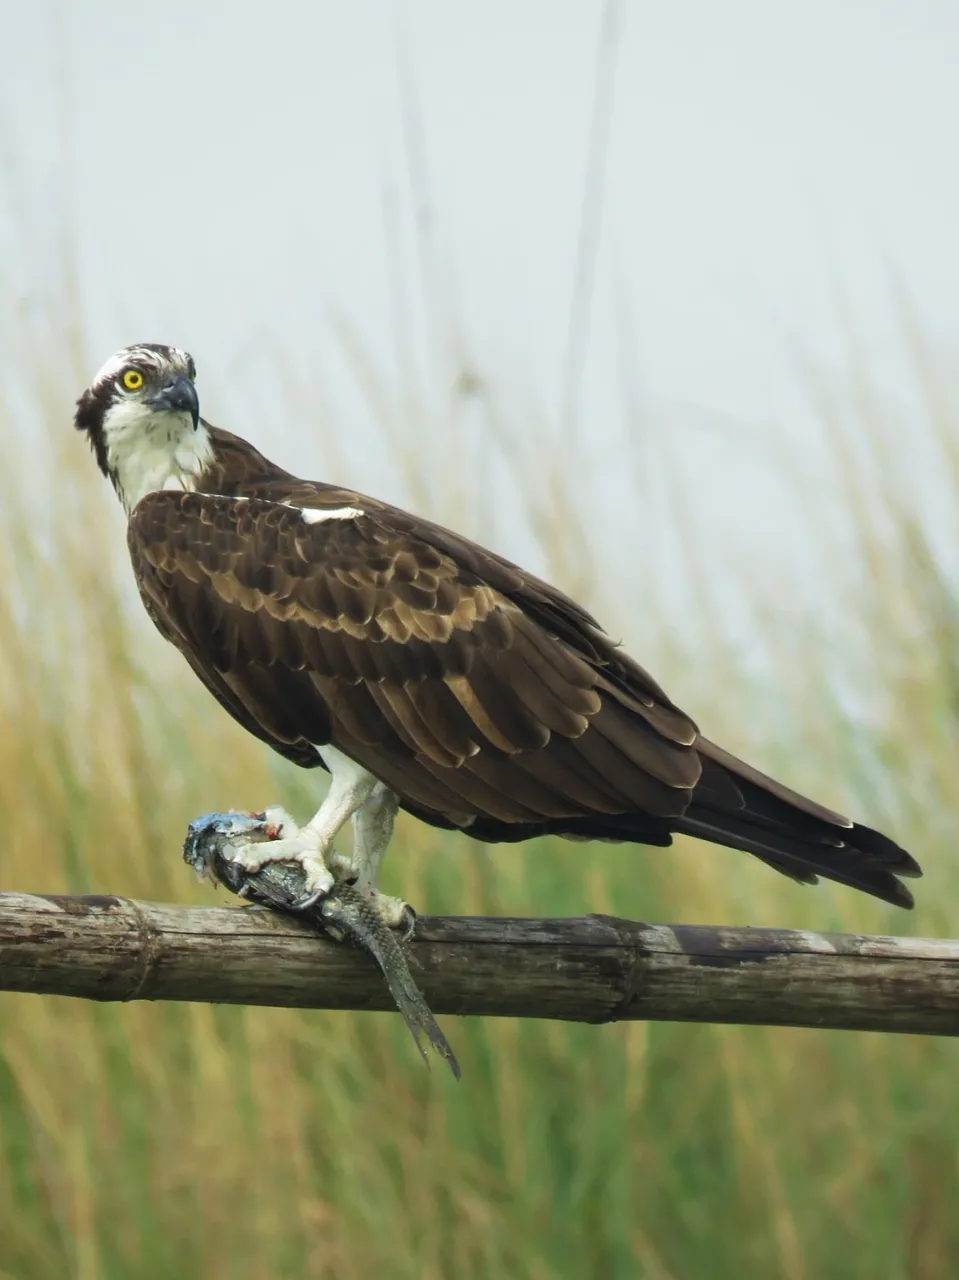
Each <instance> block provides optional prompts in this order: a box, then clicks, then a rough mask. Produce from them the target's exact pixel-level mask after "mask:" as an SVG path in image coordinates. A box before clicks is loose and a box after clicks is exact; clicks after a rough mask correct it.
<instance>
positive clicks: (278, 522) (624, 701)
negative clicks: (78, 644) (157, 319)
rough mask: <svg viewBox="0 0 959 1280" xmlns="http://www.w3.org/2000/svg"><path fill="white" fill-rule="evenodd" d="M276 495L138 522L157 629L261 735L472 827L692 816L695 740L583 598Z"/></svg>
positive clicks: (165, 501)
mask: <svg viewBox="0 0 959 1280" xmlns="http://www.w3.org/2000/svg"><path fill="white" fill-rule="evenodd" d="M274 492H277V493H278V494H279V493H282V496H283V499H284V501H282V502H277V501H268V500H266V499H263V498H249V499H243V498H231V497H222V496H213V495H208V494H196V493H188V494H182V493H172V492H164V493H156V494H151V495H149V496H148V497H147V498H145V499H144V500H143V501H142V502H141V503H140V504H139V505H138V506H137V508H136V509H135V511H134V512H133V514H132V516H131V520H130V526H129V545H130V552H131V556H132V559H133V563H134V567H135V570H136V574H137V579H138V582H139V586H140V590H141V593H142V595H143V598H144V601H145V603H146V605H147V608H148V610H149V611H150V613H151V616H152V617H153V618H154V620H155V621H156V622H157V625H158V626H159V627H160V629H161V631H163V633H164V634H165V635H166V636H167V637H168V638H170V639H171V640H173V642H174V643H176V644H177V645H178V646H179V647H180V649H181V650H183V652H184V653H185V655H186V656H187V659H188V661H189V662H190V663H191V665H192V666H193V668H194V670H195V671H197V673H198V674H199V675H200V676H201V678H202V679H203V680H204V681H205V683H206V684H207V686H208V687H209V688H210V689H211V690H212V691H213V692H214V694H215V695H216V696H217V697H218V698H219V700H220V701H221V703H222V704H223V705H224V706H225V707H226V709H227V710H228V711H230V713H231V714H232V715H234V716H235V717H236V719H237V720H239V722H240V723H241V724H243V725H244V726H245V727H246V728H248V729H250V730H251V731H252V732H254V733H256V734H257V735H258V736H259V737H261V738H263V739H264V740H265V741H268V742H270V743H271V744H272V745H273V746H275V747H276V748H277V749H278V750H280V751H282V752H284V754H287V755H291V756H293V758H296V759H299V760H300V761H301V763H314V762H316V756H315V753H313V752H312V748H311V746H310V744H314V743H315V744H319V745H322V744H325V743H328V742H332V743H333V744H335V745H336V746H338V747H340V748H341V749H342V750H344V751H346V752H347V753H348V754H349V755H351V756H352V757H353V758H355V759H356V760H358V761H359V762H360V763H361V764H363V765H364V766H365V767H367V768H368V769H370V770H371V772H373V773H375V774H376V775H377V776H378V777H380V778H382V779H383V780H384V781H386V782H387V783H389V784H390V785H391V786H392V787H394V788H395V790H396V791H397V793H398V794H399V796H400V797H401V799H402V801H403V802H404V803H405V804H406V805H407V807H409V808H411V809H413V810H414V811H415V812H418V813H421V814H422V816H425V817H434V818H436V819H441V820H444V821H446V822H451V823H454V824H455V825H469V824H470V823H472V822H473V821H474V819H484V820H489V821H492V822H495V823H516V824H534V825H539V824H541V823H543V822H544V821H547V822H553V821H555V820H566V819H572V818H577V817H582V816H586V815H591V814H622V813H633V814H635V813H638V812H641V813H643V814H646V815H650V816H651V817H655V818H658V819H660V820H662V819H666V818H670V817H675V816H678V815H680V814H682V813H683V812H684V811H685V810H686V808H687V806H688V804H689V801H690V797H691V795H692V790H693V788H694V787H695V785H696V783H697V781H698V780H699V776H700V772H701V764H700V759H699V756H698V754H697V752H696V751H695V750H693V749H692V744H693V743H694V742H695V740H696V737H697V733H696V728H695V726H694V725H693V724H692V722H691V721H690V720H689V719H688V718H687V717H686V716H685V715H683V714H682V713H681V712H680V711H678V710H677V709H676V708H675V707H674V706H673V705H672V704H671V703H670V702H669V700H668V699H667V698H666V697H665V695H664V694H663V693H662V691H661V690H659V688H658V687H657V686H656V685H655V683H654V682H653V681H652V680H651V679H650V677H649V676H648V675H646V673H645V672H644V671H642V669H641V668H640V667H638V666H637V665H636V664H634V663H632V662H631V660H630V659H628V658H627V657H626V656H625V655H623V654H621V653H620V652H619V651H618V650H617V649H615V647H614V646H613V645H612V644H611V643H610V642H609V640H608V639H607V638H606V637H605V636H604V635H603V633H602V632H601V631H600V630H599V629H598V627H597V626H596V624H595V623H594V622H593V620H592V619H591V618H590V617H589V615H588V614H586V613H585V612H584V611H583V610H582V609H580V608H579V607H578V606H577V605H575V604H574V603H573V602H572V601H570V600H568V599H567V598H566V597H564V596H563V595H562V594H561V593H559V592H557V591H555V590H553V589H552V588H550V587H548V586H547V585H546V584H545V583H542V582H540V581H539V580H538V579H536V578H533V577H531V576H529V575H526V574H523V573H522V572H521V571H520V570H519V569H517V568H516V566H514V565H510V564H509V563H508V562H507V561H503V560H500V559H498V558H497V557H494V556H492V555H490V554H489V553H487V552H484V551H482V549H481V548H478V547H475V546H474V545H473V544H471V543H468V542H466V541H465V540H463V539H459V538H456V537H455V535H453V534H450V533H448V532H447V531H445V530H439V529H437V528H436V527H435V526H431V525H426V524H425V523H418V522H416V521H415V520H414V518H413V517H410V516H406V515H405V513H402V512H397V511H394V510H393V509H391V508H388V507H384V506H382V505H380V504H373V503H372V502H371V501H370V500H369V499H358V498H357V495H355V494H353V495H351V494H348V493H344V492H343V491H337V490H332V489H324V488H322V487H320V486H306V485H297V484H296V483H295V482H292V483H291V484H290V485H289V486H288V487H286V488H279V489H278V488H277V486H276V484H275V482H274ZM297 499H299V501H300V502H307V503H308V504H309V505H310V506H311V507H313V508H315V507H319V506H325V507H327V508H330V507H334V508H335V507H338V506H339V507H341V506H343V505H350V504H351V500H352V501H353V502H356V503H357V505H361V506H362V507H363V508H364V510H365V512H366V514H363V515H361V516H358V517H355V518H347V519H344V518H328V519H322V520H314V521H313V522H310V521H309V520H308V519H307V518H305V517H304V515H303V513H302V512H301V511H300V510H299V507H298V505H287V504H288V503H290V502H291V500H292V502H293V503H296V500H297ZM653 834H655V833H653ZM632 838H639V837H637V836H636V835H634V836H633V837H632ZM661 838H662V833H661Z"/></svg>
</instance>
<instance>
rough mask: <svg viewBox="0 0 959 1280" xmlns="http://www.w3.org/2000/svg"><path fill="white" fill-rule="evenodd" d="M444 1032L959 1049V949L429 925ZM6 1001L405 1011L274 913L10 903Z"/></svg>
mask: <svg viewBox="0 0 959 1280" xmlns="http://www.w3.org/2000/svg"><path fill="white" fill-rule="evenodd" d="M410 957H411V965H412V969H413V973H414V976H415V978H416V981H417V983H418V984H419V985H420V986H421V987H422V989H423V992H424V994H425V996H426V999H427V1000H428V1002H429V1004H430V1006H431V1007H432V1009H433V1011H434V1012H435V1013H438V1014H451V1013H452V1014H484V1015H497V1016H507V1017H521V1018H556V1019H563V1020H566V1021H570V1022H593V1023H603V1022H616V1021H621V1020H635V1019H650V1020H656V1021H681V1022H725V1023H759V1024H766V1025H770V1026H799V1027H823V1028H826V1027H828V1028H834V1029H846V1030H858V1031H895V1032H913V1033H921V1034H927V1035H959V942H957V941H948V940H937V939H922V938H896V937H881V936H861V935H855V934H821V933H809V932H794V931H790V930H785V929H757V928H726V927H724V926H693V925H661V924H643V923H640V922H636V921H631V920H619V919H616V918H614V917H611V916H599V915H593V916H583V917H578V918H571V919H556V920H549V919H544V920H521V919H506V918H504V919H493V918H478V917H477V918H474V917H466V916H464V917H440V916H433V917H421V918H420V919H419V921H418V923H417V929H416V937H415V939H414V941H413V942H412V943H411V944H410ZM0 990H5V991H20V992H32V993H34V994H38V995H66V996H79V997H83V998H85V999H93V1000H197V1001H209V1002H222V1003H229V1004H251V1005H277V1006H291V1007H300V1008H322V1009H390V1008H392V1007H393V1005H392V1001H391V998H390V995H389V992H388V991H387V988H386V985H385V983H384V982H383V979H382V976H381V975H380V973H379V971H378V970H377V968H376V966H375V964H374V963H373V961H372V960H371V959H370V957H369V956H367V955H365V954H364V953H362V952H360V951H358V950H356V949H355V948H353V947H350V946H347V945H343V944H340V943H336V942H334V941H333V940H332V939H330V938H328V937H325V936H322V935H319V934H317V933H316V932H315V930H314V929H313V928H311V927H310V926H308V925H307V924H305V923H304V922H301V921H299V920H296V919H293V918H291V917H288V916H283V915H280V914H277V913H275V912H272V911H266V910H261V909H247V908H239V909H229V908H222V907H180V906H167V905H162V904H157V903H149V902H135V901H133V900H131V899H125V898H115V897H105V896H77V897H51V896H38V895H32V894H18V893H6V894H0Z"/></svg>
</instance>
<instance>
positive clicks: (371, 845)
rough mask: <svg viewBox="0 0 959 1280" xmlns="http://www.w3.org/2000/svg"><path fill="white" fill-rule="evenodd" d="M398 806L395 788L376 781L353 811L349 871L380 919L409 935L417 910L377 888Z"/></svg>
mask: <svg viewBox="0 0 959 1280" xmlns="http://www.w3.org/2000/svg"><path fill="white" fill-rule="evenodd" d="M398 808H399V801H398V800H397V798H396V794H395V792H393V791H391V790H390V789H389V787H387V786H386V785H385V784H384V783H382V782H378V783H377V784H376V786H375V787H374V788H373V791H372V792H371V794H370V796H369V797H368V799H366V800H365V801H364V802H363V804H361V805H360V807H359V808H358V809H357V811H356V813H354V814H353V861H352V866H351V867H350V868H349V872H348V874H349V875H350V877H351V878H354V883H355V886H356V888H357V889H359V890H360V892H361V893H365V894H366V895H367V896H368V897H369V898H370V899H371V901H372V902H373V904H374V906H375V907H376V912H377V915H379V917H380V919H381V920H383V921H384V922H385V923H386V924H388V925H390V926H391V927H393V928H396V929H402V931H403V934H404V936H405V937H406V938H409V937H411V936H412V933H413V926H414V924H415V922H416V912H415V911H414V910H413V908H412V907H411V906H410V905H409V903H407V902H404V901H403V899H402V898H391V897H389V896H387V895H386V894H385V893H380V890H379V883H380V864H381V863H382V861H383V855H384V854H385V853H386V849H387V846H388V845H389V843H390V837H391V836H392V835H393V822H394V820H395V818H396V811H397V809H398Z"/></svg>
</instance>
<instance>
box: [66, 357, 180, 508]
mask: <svg viewBox="0 0 959 1280" xmlns="http://www.w3.org/2000/svg"><path fill="white" fill-rule="evenodd" d="M195 377H196V366H195V364H194V363H193V357H192V356H191V355H190V354H189V353H188V352H186V351H181V350H180V348H179V347H167V346H162V345H160V344H159V343H152V342H143V343H139V344H137V345H136V346H132V347H124V348H123V350H122V351H118V352H117V353H116V354H115V355H112V356H111V357H110V359H109V360H108V361H107V362H106V364H105V365H104V366H103V367H102V369H100V371H99V372H98V373H97V375H96V377H95V378H94V379H93V381H92V382H91V383H90V386H89V387H88V388H87V389H86V391H84V393H83V395H82V396H81V397H80V399H79V400H78V401H77V408H76V414H75V417H74V425H75V426H76V428H77V429H78V430H79V431H85V432H86V433H87V436H88V438H89V440H90V444H91V446H92V448H93V452H94V454H95V456H96V459H97V462H98V464H99V466H100V470H101V471H102V472H103V473H104V475H106V476H109V477H110V479H111V480H112V481H113V484H114V487H115V488H116V489H117V492H118V493H119V495H120V497H121V499H122V500H123V502H124V505H125V506H126V507H127V508H128V510H129V509H130V508H132V506H133V505H135V503H136V502H137V501H138V500H139V498H140V497H142V496H143V493H144V492H147V491H149V489H151V488H152V489H162V488H169V487H176V488H179V487H189V486H188V485H183V484H178V483H177V477H178V476H180V477H182V476H183V474H184V473H189V472H191V471H192V472H193V473H195V472H196V470H197V464H198V461H199V456H198V455H199V453H201V452H202V449H200V448H199V446H200V443H201V442H200V441H199V440H198V439H197V436H198V433H200V432H202V431H203V424H202V423H201V421H200V401H199V398H198V396H197V392H196V387H195V385H194V378H195ZM204 436H205V433H204Z"/></svg>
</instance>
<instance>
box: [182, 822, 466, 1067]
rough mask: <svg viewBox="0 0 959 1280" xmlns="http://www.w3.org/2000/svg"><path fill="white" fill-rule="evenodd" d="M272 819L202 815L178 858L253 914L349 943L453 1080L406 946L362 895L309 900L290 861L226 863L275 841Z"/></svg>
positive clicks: (334, 892)
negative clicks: (260, 910)
mask: <svg viewBox="0 0 959 1280" xmlns="http://www.w3.org/2000/svg"><path fill="white" fill-rule="evenodd" d="M272 816H273V815H271V813H270V811H269V810H268V811H267V812H265V813H252V814H251V813H238V812H230V813H208V814H204V816H203V817H201V818H197V819H195V820H194V821H193V822H191V823H190V827H189V831H188V833H187V838H186V842H185V843H184V846H183V858H184V861H185V862H187V863H188V864H189V865H190V866H191V867H193V869H194V871H196V873H197V875H200V876H204V877H208V878H209V879H210V880H212V881H213V882H214V883H215V884H222V885H225V886H226V888H227V889H230V890H232V892H233V893H236V894H238V895H239V896H240V897H242V898H246V899H248V900H249V901H250V902H255V903H257V904H259V905H260V906H264V907H271V908H272V909H273V910H276V911H284V912H288V913H290V914H293V915H297V916H299V917H300V918H301V919H306V920H309V921H310V922H311V923H313V924H316V925H318V926H319V927H320V928H321V929H323V930H324V931H325V932H327V933H329V934H331V935H332V936H333V937H334V938H336V939H338V940H340V941H342V940H343V939H344V938H349V939H350V940H351V941H352V942H354V943H356V944H357V945H358V946H360V947H362V948H363V949H364V950H365V951H368V952H369V954H370V955H371V956H372V957H373V959H374V960H375V961H376V963H377V965H378V966H379V968H380V971H381V972H382V974H383V977H384V978H385V979H386V984H387V986H388V987H389V989H390V994H391V995H392V997H393V999H394V1000H395V1001H396V1007H397V1008H398V1009H399V1011H400V1013H401V1014H402V1016H403V1020H404V1022H405V1023H406V1025H407V1027H409V1030H410V1034H411V1035H412V1037H413V1040H414V1042H415V1043H416V1047H417V1048H418V1049H419V1051H420V1053H421V1054H422V1055H423V1060H424V1061H425V1062H429V1058H428V1057H427V1053H426V1048H425V1045H424V1037H425V1038H426V1040H428V1041H429V1043H430V1044H431V1045H432V1046H433V1048H434V1049H435V1051H436V1052H437V1053H438V1054H439V1056H440V1057H441V1058H443V1059H444V1060H445V1061H446V1063H447V1064H448V1065H449V1068H450V1070H451V1071H452V1072H453V1075H454V1076H456V1078H457V1079H459V1076H460V1068H459V1063H458V1062H457V1061H456V1057H455V1055H454V1053H453V1050H452V1049H451V1048H450V1045H449V1042H448V1040H447V1039H446V1037H445V1036H444V1035H443V1032H442V1031H441V1030H440V1028H439V1026H438V1024H437V1022H436V1019H435V1018H434V1017H433V1015H432V1013H431V1012H430V1008H429V1005H428V1004H427V1003H426V1000H425V999H424V998H423V993H422V992H421V991H420V989H419V987H418V986H417V985H416V983H415V982H414V981H413V977H412V975H411V973H410V967H409V964H408V962H407V959H406V953H405V950H404V942H405V939H401V938H399V937H398V936H397V934H396V932H395V931H394V930H393V929H391V928H390V927H389V926H388V925H387V924H386V923H385V922H384V920H383V916H382V913H381V912H380V911H379V910H378V909H377V906H376V905H375V903H374V901H373V899H372V898H371V897H370V895H369V894H368V893H364V892H362V891H361V890H359V889H357V888H356V887H355V886H354V885H352V884H350V883H349V882H348V881H345V880H342V881H339V882H336V883H334V884H333V886H332V887H331V889H330V890H329V892H328V893H326V894H324V895H322V896H319V897H317V895H316V894H314V893H309V892H308V891H307V887H306V876H305V873H304V870H303V867H302V866H301V865H300V864H299V863H298V862H296V861H290V862H275V861H268V862H264V863H263V865H262V866H260V867H259V868H258V869H256V870H250V869H249V868H248V867H246V866H245V865H244V864H243V862H241V861H237V860H236V858H235V857H234V856H233V854H234V850H235V848H236V847H240V848H245V847H246V846H248V845H249V844H250V843H258V842H260V841H268V840H274V839H276V838H277V824H276V822H274V821H272V820H271V818H272Z"/></svg>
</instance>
